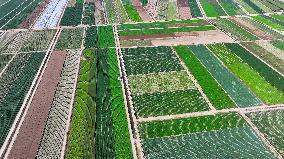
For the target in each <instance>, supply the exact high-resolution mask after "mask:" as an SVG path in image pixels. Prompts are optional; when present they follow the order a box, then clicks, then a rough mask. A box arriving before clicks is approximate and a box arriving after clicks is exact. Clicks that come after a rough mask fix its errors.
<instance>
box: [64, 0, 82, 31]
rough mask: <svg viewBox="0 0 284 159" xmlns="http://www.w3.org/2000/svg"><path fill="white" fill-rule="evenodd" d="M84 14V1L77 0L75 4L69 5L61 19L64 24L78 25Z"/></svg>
mask: <svg viewBox="0 0 284 159" xmlns="http://www.w3.org/2000/svg"><path fill="white" fill-rule="evenodd" d="M82 14H83V1H81V0H76V3H75V5H74V6H70V7H67V8H66V9H65V12H64V15H63V17H62V19H61V21H60V25H63V26H70V25H71V26H77V25H80V24H81V20H82Z"/></svg>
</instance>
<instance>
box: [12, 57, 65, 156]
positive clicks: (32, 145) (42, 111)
mask: <svg viewBox="0 0 284 159" xmlns="http://www.w3.org/2000/svg"><path fill="white" fill-rule="evenodd" d="M65 56H66V53H65V52H52V53H51V55H50V59H49V60H48V63H47V67H46V68H45V70H44V72H43V75H42V78H41V79H40V82H39V85H38V87H37V89H36V92H35V94H34V96H33V98H32V101H31V103H30V105H29V108H28V110H27V114H26V115H25V116H24V121H23V123H22V125H21V127H20V129H19V132H18V134H16V135H17V136H16V139H15V142H14V143H13V146H12V148H11V150H10V152H9V154H8V158H11V159H27V158H29V159H31V158H36V154H37V150H38V148H39V144H40V141H41V138H42V134H43V131H44V127H45V125H46V121H47V118H48V114H49V110H50V108H51V104H52V101H53V96H54V93H55V90H56V87H57V84H58V81H59V78H60V73H61V69H62V67H63V63H64V59H65Z"/></svg>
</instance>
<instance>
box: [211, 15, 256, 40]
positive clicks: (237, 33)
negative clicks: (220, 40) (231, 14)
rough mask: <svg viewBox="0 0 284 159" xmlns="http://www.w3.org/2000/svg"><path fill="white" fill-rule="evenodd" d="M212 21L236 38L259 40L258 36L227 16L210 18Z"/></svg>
mask: <svg viewBox="0 0 284 159" xmlns="http://www.w3.org/2000/svg"><path fill="white" fill-rule="evenodd" d="M210 21H211V23H212V24H213V25H215V26H217V27H218V28H219V29H220V30H222V31H225V32H227V33H228V34H230V36H232V38H234V39H235V40H241V41H248V40H258V38H257V37H256V36H254V35H253V34H251V33H249V32H247V31H246V30H244V29H243V28H241V27H240V26H238V25H236V24H235V23H233V22H231V21H230V20H228V19H225V18H218V19H214V20H210Z"/></svg>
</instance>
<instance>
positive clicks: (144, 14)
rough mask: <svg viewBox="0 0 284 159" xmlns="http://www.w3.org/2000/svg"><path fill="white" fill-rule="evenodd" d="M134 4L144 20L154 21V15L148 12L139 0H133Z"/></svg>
mask: <svg viewBox="0 0 284 159" xmlns="http://www.w3.org/2000/svg"><path fill="white" fill-rule="evenodd" d="M132 4H133V6H134V7H135V8H136V9H137V11H138V13H139V15H140V17H141V18H142V19H143V21H153V19H152V17H151V16H150V15H149V14H148V13H147V12H146V9H145V8H144V7H143V6H142V4H141V2H140V1H139V0H132Z"/></svg>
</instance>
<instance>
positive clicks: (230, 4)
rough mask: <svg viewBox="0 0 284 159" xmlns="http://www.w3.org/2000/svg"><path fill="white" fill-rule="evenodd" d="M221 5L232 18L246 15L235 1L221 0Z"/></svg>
mask: <svg viewBox="0 0 284 159" xmlns="http://www.w3.org/2000/svg"><path fill="white" fill-rule="evenodd" d="M219 3H220V5H221V6H222V7H223V8H224V10H225V11H226V13H227V14H228V15H230V16H234V15H243V14H245V13H244V11H242V9H241V8H240V7H239V5H238V4H237V3H236V2H235V1H233V0H219Z"/></svg>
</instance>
